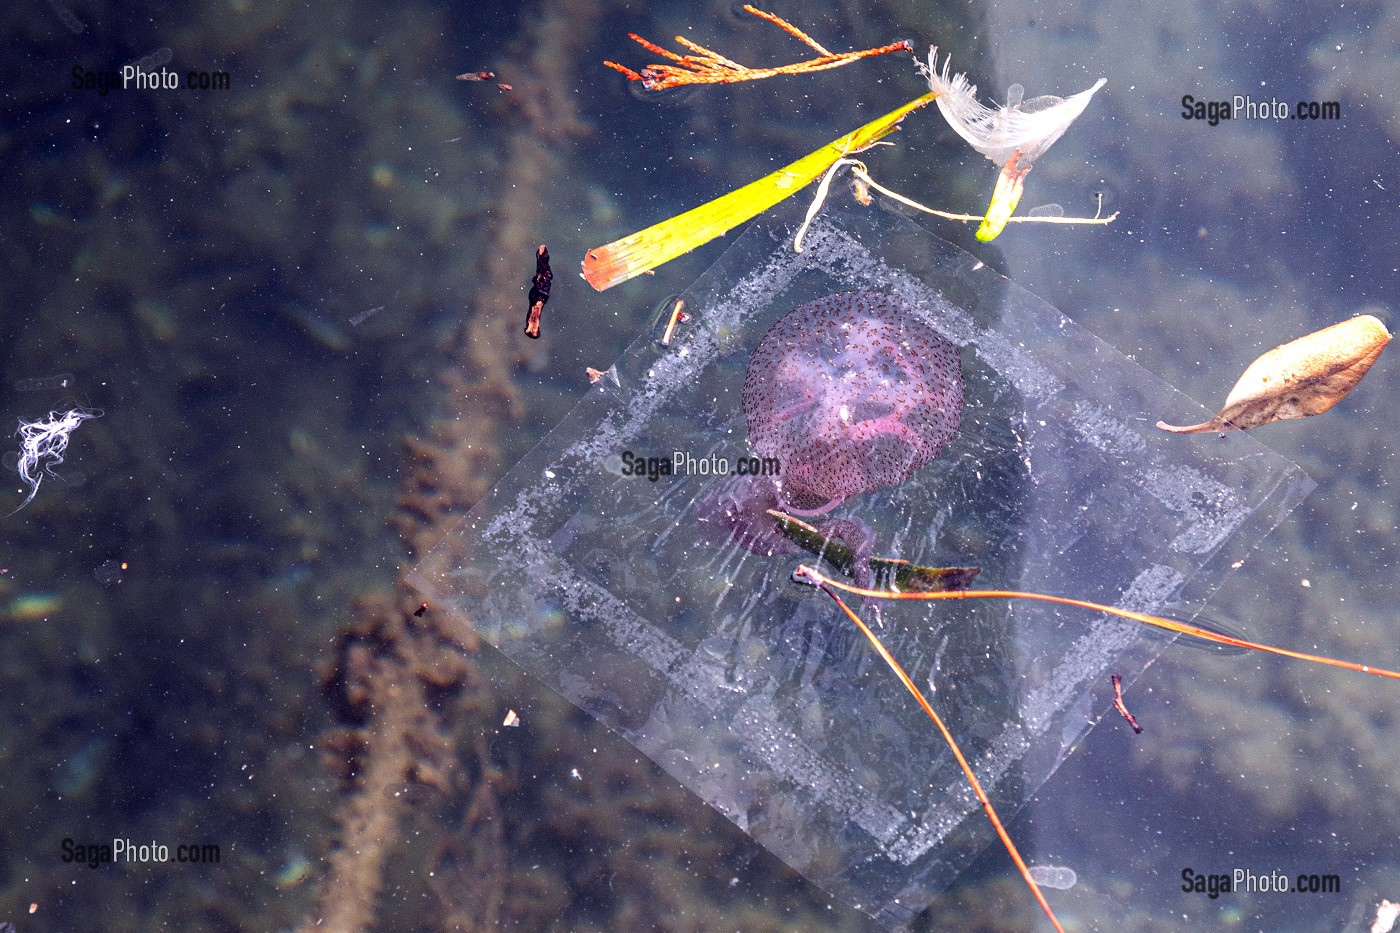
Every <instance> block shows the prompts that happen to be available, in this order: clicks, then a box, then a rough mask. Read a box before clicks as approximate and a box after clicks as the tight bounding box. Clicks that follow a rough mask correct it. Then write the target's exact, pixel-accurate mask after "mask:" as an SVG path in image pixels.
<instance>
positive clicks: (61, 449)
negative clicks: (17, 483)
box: [10, 408, 102, 515]
mask: <svg viewBox="0 0 1400 933" xmlns="http://www.w3.org/2000/svg"><path fill="white" fill-rule="evenodd" d="M100 417H102V412H100V411H85V410H84V409H81V408H74V409H72V410H71V411H68V412H65V413H64V414H62V415H60V414H59V413H58V412H56V411H51V412H49V417H48V419H47V420H44V421H25V420H24V419H23V418H21V419H20V420H19V430H18V431H16V432H15V433H16V434H18V435H19V438H20V447H19V462H18V464H17V469H18V470H19V478H20V479H21V480H23V481H24V484H25V485H26V486H28V487H29V495H28V496H26V497H25V499H24V501H23V502H21V503H20V505H19V508H18V509H15V512H18V511H19V510H20V509H22V508H24V507H25V506H26V505H28V504H29V503H30V502H32V501H33V500H34V496H35V494H36V493H38V491H39V484H40V483H42V482H43V481H44V476H45V475H46V474H47V475H49V476H56V475H57V474H56V473H54V471H53V468H54V467H56V466H58V465H59V464H60V463H62V462H63V455H64V453H66V452H67V450H68V435H70V434H72V433H73V431H74V429H76V428H77V427H78V425H80V424H82V423H83V422H84V421H86V420H88V419H89V418H100ZM45 461H47V462H45ZM15 512H11V513H10V514H11V515H13V514H15Z"/></svg>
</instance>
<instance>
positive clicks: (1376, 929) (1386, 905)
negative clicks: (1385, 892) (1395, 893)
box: [1371, 901, 1400, 933]
mask: <svg viewBox="0 0 1400 933" xmlns="http://www.w3.org/2000/svg"><path fill="white" fill-rule="evenodd" d="M1398 919H1400V904H1396V903H1393V902H1391V901H1381V902H1380V903H1379V904H1378V905H1376V919H1375V920H1374V921H1373V922H1372V923H1371V933H1390V931H1391V930H1393V929H1395V921H1396V920H1398Z"/></svg>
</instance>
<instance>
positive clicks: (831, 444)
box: [700, 291, 963, 576]
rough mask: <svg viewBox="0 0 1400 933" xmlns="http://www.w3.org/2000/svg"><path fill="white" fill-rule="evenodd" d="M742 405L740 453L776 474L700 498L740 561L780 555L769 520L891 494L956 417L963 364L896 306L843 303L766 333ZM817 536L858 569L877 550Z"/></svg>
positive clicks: (832, 529)
mask: <svg viewBox="0 0 1400 933" xmlns="http://www.w3.org/2000/svg"><path fill="white" fill-rule="evenodd" d="M743 400H744V416H745V419H746V420H747V422H748V429H749V442H750V444H751V445H752V446H753V448H754V451H755V452H756V453H757V454H758V455H759V456H761V457H765V458H773V459H775V460H777V462H778V466H779V469H778V474H779V475H778V477H777V478H776V479H773V478H767V477H742V478H736V479H735V480H734V481H733V482H732V483H729V484H727V485H725V486H724V487H723V488H722V489H720V490H716V491H715V492H714V493H713V494H712V495H711V496H708V497H707V498H706V500H705V502H703V503H702V508H701V510H700V511H701V520H702V521H703V522H707V523H708V524H709V525H711V526H712V527H718V528H720V529H722V530H723V531H724V532H725V533H727V535H728V538H729V540H731V541H733V542H735V543H737V544H739V545H740V546H741V547H744V548H746V549H747V550H751V551H754V552H757V553H764V554H770V555H771V554H776V553H785V552H787V551H786V549H784V548H780V547H778V542H777V538H776V536H777V534H778V533H777V532H776V530H773V529H774V523H773V519H772V518H771V517H770V516H768V514H767V512H768V510H769V509H774V508H777V509H779V510H781V511H784V512H787V513H789V514H792V515H799V516H803V517H818V516H823V515H826V514H827V513H829V512H830V511H831V510H832V509H834V508H836V507H837V506H839V505H840V504H841V503H843V502H845V501H846V500H847V499H849V498H850V497H851V496H854V495H857V494H859V493H864V492H873V491H875V490H877V489H881V488H884V487H887V486H897V485H899V484H900V483H902V482H904V481H905V480H907V479H908V478H909V477H910V476H912V475H913V473H914V471H915V470H917V469H919V468H920V467H922V466H924V465H926V464H927V463H929V462H930V461H931V460H933V458H934V457H936V456H937V455H938V452H939V451H940V450H941V449H942V448H943V446H944V445H945V444H947V443H948V441H949V439H950V438H952V436H953V434H954V433H956V431H957V428H958V423H959V421H960V420H961V417H962V409H963V378H962V369H961V361H960V359H959V356H958V348H957V347H956V346H954V345H953V343H952V342H951V341H949V340H948V339H947V338H946V337H944V336H943V335H942V334H940V333H938V332H937V331H936V330H934V329H933V328H932V327H930V326H929V325H928V324H926V323H924V322H923V321H922V320H920V319H919V317H918V316H917V315H915V314H914V313H912V311H911V309H909V308H908V307H906V306H905V305H904V304H903V303H902V302H901V301H900V300H899V299H897V298H896V297H894V296H893V295H888V294H885V293H883V292H876V291H851V292H841V293H839V294H835V295H828V296H826V297H825V298H818V299H817V300H815V301H810V302H807V303H806V304H803V305H799V306H798V307H796V308H794V309H793V310H792V311H790V312H788V313H787V314H786V315H784V316H783V317H782V318H781V319H779V320H778V322H777V323H776V324H774V325H773V327H772V328H771V329H770V330H769V331H768V333H767V334H765V335H764V337H763V339H762V340H760V341H759V344H758V347H757V348H756V349H755V350H754V354H753V357H752V359H751V360H750V361H749V366H748V371H747V373H746V375H745V378H744V393H743ZM706 506H708V507H706ZM715 506H718V508H716V507H715ZM823 531H825V532H827V533H829V534H830V535H831V536H832V537H834V538H838V539H840V540H842V541H843V542H845V543H846V544H847V545H848V546H849V547H850V548H851V549H852V551H854V552H855V553H856V555H857V556H858V557H861V558H863V557H868V556H869V554H870V552H871V549H872V547H873V544H874V536H873V534H871V533H870V531H869V529H868V528H866V527H865V526H864V525H863V524H862V523H859V522H858V521H855V520H853V519H842V520H839V521H832V522H827V523H825V525H824V526H823ZM864 563H865V561H864V560H858V562H857V566H858V567H860V566H861V565H862V564H864ZM858 575H860V576H863V575H864V574H863V572H862V573H860V574H858Z"/></svg>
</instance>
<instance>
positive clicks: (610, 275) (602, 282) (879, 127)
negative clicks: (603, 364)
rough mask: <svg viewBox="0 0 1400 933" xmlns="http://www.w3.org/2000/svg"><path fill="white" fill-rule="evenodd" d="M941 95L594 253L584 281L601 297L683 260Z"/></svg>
mask: <svg viewBox="0 0 1400 933" xmlns="http://www.w3.org/2000/svg"><path fill="white" fill-rule="evenodd" d="M937 96H938V95H936V94H933V93H929V94H925V95H924V96H922V97H919V98H917V99H915V100H911V101H910V102H909V103H907V104H905V105H904V106H902V107H899V108H897V109H895V110H891V111H890V112H889V113H887V114H885V115H884V116H883V117H880V118H878V119H876V120H872V121H871V122H869V123H867V124H865V125H864V126H862V127H861V128H860V129H858V130H855V131H853V132H850V133H847V134H846V135H845V136H842V137H841V138H840V139H836V140H833V141H831V142H829V143H827V144H826V145H825V146H822V147H821V148H820V149H818V150H817V151H816V152H813V153H811V154H809V155H806V156H803V157H802V158H800V159H798V160H797V161H796V162H794V163H792V164H791V165H788V166H785V167H783V168H780V169H778V170H777V171H776V172H774V173H773V174H771V175H767V176H765V177H763V178H760V179H759V180H758V181H755V182H753V183H751V184H748V185H745V186H744V187H742V188H739V189H737V190H735V191H731V192H729V193H728V194H726V195H722V196H720V197H718V198H715V199H714V200H713V201H710V202H708V203H706V204H702V205H700V206H699V207H697V208H693V209H691V210H688V211H686V212H685V213H684V214H678V215H676V216H675V217H672V218H671V219H670V220H664V221H662V222H661V223H659V224H656V225H655V226H652V227H647V228H646V229H645V230H641V231H639V232H637V233H634V234H632V235H631V236H626V237H623V238H622V239H620V240H617V241H616V242H613V243H609V244H608V245H607V246H600V247H598V248H597V249H591V250H589V251H588V254H587V255H586V256H585V257H584V260H583V277H584V279H585V280H587V282H588V284H589V285H592V286H593V287H594V288H596V289H597V290H598V291H600V292H601V291H603V290H604V289H608V288H612V287H613V286H614V285H616V284H618V283H619V282H625V281H627V280H628V279H630V278H633V277H635V276H638V275H641V274H642V273H643V272H646V271H647V270H649V269H655V268H656V267H657V266H659V265H661V264H662V263H665V262H670V261H671V260H672V259H675V258H676V257H677V256H683V255H684V254H686V253H688V252H690V251H691V250H693V249H695V247H697V246H701V245H703V244H705V243H708V242H710V241H711V240H713V239H714V238H715V237H717V236H719V235H720V234H722V233H726V232H728V231H730V230H732V229H734V228H735V227H737V226H738V225H739V224H741V223H743V222H744V221H746V220H748V219H750V218H752V217H755V216H757V215H758V214H761V213H763V212H764V211H766V210H768V208H770V207H772V206H773V205H774V204H777V203H778V202H779V201H781V200H783V199H784V198H786V197H788V196H789V195H792V194H795V193H796V192H798V191H800V190H802V189H803V188H804V187H806V186H807V185H808V184H810V183H811V182H812V181H813V180H814V179H816V178H817V177H818V176H819V175H821V174H822V172H825V171H826V170H827V169H828V168H830V167H831V165H832V164H833V163H834V162H835V161H836V160H837V159H839V158H842V157H843V156H846V155H849V154H851V153H853V152H859V151H860V150H862V149H865V148H866V147H868V146H870V145H871V144H872V143H874V142H875V141H876V140H878V139H880V138H881V137H882V136H885V135H886V134H887V133H889V132H890V131H891V130H893V129H894V128H895V127H896V126H898V125H899V121H900V120H902V119H904V117H905V115H906V114H908V113H911V112H912V111H915V110H918V109H919V108H920V107H923V106H924V105H925V104H928V103H929V102H930V101H932V100H933V99H934V98H935V97H937Z"/></svg>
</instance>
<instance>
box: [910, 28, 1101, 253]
mask: <svg viewBox="0 0 1400 933" xmlns="http://www.w3.org/2000/svg"><path fill="white" fill-rule="evenodd" d="M951 68H952V56H951V55H950V56H949V57H948V58H947V59H945V60H944V62H943V69H942V71H940V70H939V69H938V48H937V47H934V48H931V49H929V53H928V64H927V65H925V64H923V63H922V62H921V63H920V64H919V71H920V72H922V73H923V75H924V77H925V78H927V79H928V85H929V88H930V89H931V90H933V91H934V92H935V93H936V94H938V101H937V102H938V109H939V111H940V112H941V113H942V114H943V119H945V120H947V121H948V125H949V126H951V127H952V128H953V131H954V132H955V133H957V134H958V135H959V136H961V137H962V138H963V139H965V140H967V142H968V145H970V146H972V148H973V149H976V150H977V151H978V152H980V153H982V154H983V155H984V156H986V157H987V158H988V159H991V160H992V162H994V163H996V165H997V167H999V168H1000V169H1001V174H1000V175H998V176H997V185H996V189H995V190H994V191H993V192H992V201H991V204H990V205H989V206H988V208H987V216H986V217H984V218H983V219H982V224H981V226H979V227H978V228H977V239H979V240H981V241H983V242H984V243H985V242H988V241H990V240H994V239H996V237H997V235H998V234H1000V233H1001V231H1002V228H1004V227H1005V226H1006V223H1007V221H1008V220H1010V219H1011V215H1012V214H1013V213H1015V211H1016V205H1017V204H1018V203H1020V200H1021V194H1022V192H1023V191H1024V190H1025V182H1026V175H1027V174H1028V173H1029V172H1030V170H1031V166H1032V165H1033V164H1034V163H1035V160H1036V159H1038V158H1040V156H1041V154H1042V153H1043V152H1045V150H1047V149H1049V148H1050V147H1051V146H1052V145H1054V144H1055V140H1057V139H1059V138H1060V137H1061V136H1063V135H1064V133H1065V130H1067V129H1069V125H1070V124H1071V123H1073V122H1074V121H1075V120H1076V119H1078V117H1079V115H1080V114H1081V113H1083V112H1084V108H1086V107H1088V106H1089V101H1090V100H1091V99H1092V98H1093V96H1094V94H1095V93H1096V92H1097V91H1098V89H1099V88H1101V87H1103V86H1104V85H1105V84H1106V83H1107V79H1106V78H1100V79H1099V80H1098V81H1097V82H1095V83H1094V86H1093V87H1091V88H1089V90H1087V91H1081V92H1079V93H1078V94H1075V95H1074V96H1073V97H1055V96H1053V95H1049V94H1047V95H1044V96H1042V97H1033V98H1031V99H1030V100H1022V94H1023V93H1024V91H1023V89H1022V87H1021V85H1019V84H1013V85H1012V86H1011V89H1010V91H1009V92H1008V94H1007V101H1006V105H1005V106H1003V107H998V108H996V109H993V108H991V107H988V106H986V105H985V104H982V103H981V102H979V101H978V100H977V87H976V85H974V84H971V83H970V82H969V81H968V80H967V75H965V74H962V73H959V74H955V75H951V76H950V72H951Z"/></svg>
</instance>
